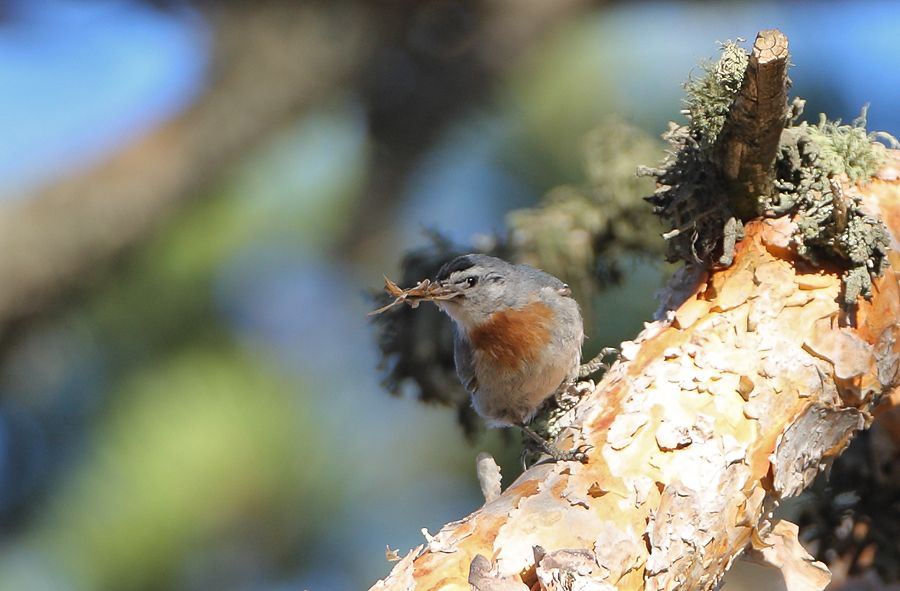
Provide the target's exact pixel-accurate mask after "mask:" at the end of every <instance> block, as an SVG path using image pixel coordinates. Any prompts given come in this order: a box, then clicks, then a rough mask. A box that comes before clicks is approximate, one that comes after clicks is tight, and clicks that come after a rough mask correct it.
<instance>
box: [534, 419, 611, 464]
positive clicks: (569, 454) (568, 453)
mask: <svg viewBox="0 0 900 591" xmlns="http://www.w3.org/2000/svg"><path fill="white" fill-rule="evenodd" d="M518 427H519V428H520V429H521V430H522V432H523V433H525V435H527V436H528V438H529V439H531V440H532V441H533V442H534V443H535V444H536V445H537V446H538V448H540V450H541V451H542V452H544V453H545V454H547V455H548V456H550V457H551V458H552V459H553V461H554V462H573V461H574V462H581V463H584V462H586V461H587V457H588V456H587V452H588V451H590V450H591V449H592V447H593V446H591V445H587V444H584V445H579V446H578V447H576V448H574V449H571V450H561V449H559V448H558V447H556V445H555V444H553V443H550V442H549V441H547V440H546V439H544V438H543V437H541V436H540V435H538V434H537V433H536V432H535V431H534V429H532V428H531V427H529V426H528V425H518Z"/></svg>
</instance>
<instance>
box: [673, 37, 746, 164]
mask: <svg viewBox="0 0 900 591" xmlns="http://www.w3.org/2000/svg"><path fill="white" fill-rule="evenodd" d="M721 52H722V54H721V56H720V57H719V59H718V61H716V62H711V61H707V62H704V63H703V64H701V68H702V69H703V75H702V76H700V77H699V78H693V77H692V78H689V79H688V81H687V82H686V83H685V84H684V90H685V93H686V94H687V97H686V99H685V103H686V107H687V108H686V109H685V110H686V112H687V116H688V120H689V122H690V123H689V127H690V129H691V132H692V135H693V136H694V137H695V138H696V139H697V140H698V141H699V143H700V146H701V148H703V149H708V148H710V147H712V146H713V145H714V144H715V142H716V140H717V139H718V137H719V132H721V131H722V128H723V127H724V126H725V121H726V119H727V118H728V110H729V109H730V108H731V103H732V102H733V101H734V97H735V95H736V94H737V92H738V91H739V90H740V89H741V83H742V82H743V80H744V71H745V70H746V69H747V61H748V56H747V52H746V51H744V50H743V49H742V48H741V46H740V45H738V44H737V43H736V42H734V41H726V42H725V43H722V49H721Z"/></svg>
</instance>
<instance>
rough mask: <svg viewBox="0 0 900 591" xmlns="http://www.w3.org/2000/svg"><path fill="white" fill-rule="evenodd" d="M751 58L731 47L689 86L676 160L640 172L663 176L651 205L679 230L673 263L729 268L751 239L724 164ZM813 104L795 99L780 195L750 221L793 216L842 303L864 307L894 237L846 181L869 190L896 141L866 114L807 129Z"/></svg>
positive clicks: (801, 247)
mask: <svg viewBox="0 0 900 591" xmlns="http://www.w3.org/2000/svg"><path fill="white" fill-rule="evenodd" d="M747 64H748V54H747V53H746V52H745V51H744V50H743V49H741V48H740V47H739V46H738V45H737V44H736V43H734V42H730V41H729V42H726V43H724V44H722V52H721V56H720V57H719V60H718V61H717V62H715V63H706V64H704V65H703V66H702V69H703V74H702V75H701V76H699V77H697V78H692V79H690V80H688V82H687V83H686V84H685V92H686V99H685V103H686V105H685V106H686V108H685V111H684V113H685V115H686V116H687V118H688V123H687V125H677V124H675V123H672V124H670V127H669V130H668V131H667V132H666V133H665V134H664V135H663V138H664V139H665V140H667V141H668V142H669V145H670V152H669V156H668V157H667V158H666V160H664V161H663V163H662V164H661V165H660V166H659V167H657V168H643V169H641V170H639V173H641V174H645V175H651V176H655V177H656V180H657V187H658V188H657V189H656V191H655V193H654V194H653V195H652V196H651V197H648V198H647V199H648V201H649V202H650V203H651V204H653V206H654V209H653V211H654V213H656V214H657V215H658V216H660V217H661V218H663V219H665V220H666V221H667V222H669V223H670V224H671V226H670V227H671V229H670V230H669V231H668V232H666V233H664V234H663V236H664V237H665V238H666V239H667V240H668V244H669V251H668V258H669V259H670V260H673V261H674V260H682V261H686V262H688V263H695V264H700V265H704V266H706V265H711V264H715V263H717V264H719V265H726V266H727V265H730V264H731V262H732V259H733V253H734V246H735V242H736V241H737V240H740V239H741V238H742V237H743V222H744V221H746V220H747V215H746V214H742V216H739V215H737V214H736V213H735V212H734V211H733V210H732V209H731V207H730V206H729V199H728V191H729V185H728V183H727V182H725V180H724V177H723V174H722V171H721V166H722V163H721V162H719V160H718V159H719V158H720V157H721V154H720V153H719V152H720V150H718V149H717V148H718V146H717V142H721V141H722V140H721V138H720V135H721V132H722V129H723V128H724V127H725V125H726V123H727V121H728V117H729V110H730V109H731V108H732V104H733V103H734V99H735V96H736V95H737V93H738V92H739V91H740V89H741V86H742V84H743V80H744V72H745V70H746V68H747ZM803 104H804V102H803V101H802V100H800V99H795V100H794V103H793V105H792V109H793V113H792V117H791V118H790V119H789V121H788V122H787V125H786V127H785V128H784V130H783V132H782V134H781V139H780V144H779V150H778V154H777V156H776V161H775V165H774V169H775V170H774V176H775V183H774V187H775V190H774V193H773V194H771V195H763V196H761V198H760V199H759V203H758V207H756V208H755V209H756V211H755V212H753V211H751V212H750V214H751V215H769V216H773V215H791V216H793V218H794V219H795V220H796V222H797V233H796V235H795V236H794V245H795V248H796V250H797V252H798V254H799V255H800V256H801V257H803V258H804V259H806V260H808V261H810V262H812V263H813V264H817V265H818V264H821V263H824V262H826V261H830V262H832V263H836V264H838V265H839V267H840V268H841V269H842V273H843V280H844V293H843V301H844V304H845V306H846V307H852V306H854V305H855V303H856V300H857V298H858V297H859V296H860V295H863V296H865V297H869V296H870V295H871V288H872V278H873V277H876V276H878V275H880V274H881V273H882V271H883V270H884V268H885V266H886V265H887V258H886V257H887V248H888V243H889V241H888V233H887V229H886V228H885V226H884V224H883V223H882V222H881V221H880V220H878V219H877V218H875V217H873V216H871V215H869V214H868V213H866V212H865V211H864V210H863V208H862V207H861V204H860V201H859V198H858V197H855V196H852V195H845V194H844V192H843V190H842V188H841V182H842V180H844V181H849V182H850V183H860V182H865V181H866V180H867V179H869V178H871V177H872V176H873V175H874V174H875V173H876V172H877V170H878V169H879V167H880V166H881V165H882V164H883V163H884V161H885V158H886V155H887V151H886V148H885V146H884V145H883V144H882V143H879V142H878V141H876V140H884V141H886V142H888V143H890V144H891V145H896V140H895V139H894V138H893V137H891V136H889V135H887V134H878V133H875V134H872V133H869V132H867V131H866V128H865V123H866V111H865V109H863V111H862V114H861V115H860V117H859V118H857V119H856V120H855V121H854V122H853V123H852V124H850V125H847V124H842V123H841V122H840V121H829V120H827V119H826V118H825V116H824V115H823V116H822V117H821V118H820V120H819V122H818V123H817V124H809V123H806V122H799V118H800V116H801V115H802V112H803Z"/></svg>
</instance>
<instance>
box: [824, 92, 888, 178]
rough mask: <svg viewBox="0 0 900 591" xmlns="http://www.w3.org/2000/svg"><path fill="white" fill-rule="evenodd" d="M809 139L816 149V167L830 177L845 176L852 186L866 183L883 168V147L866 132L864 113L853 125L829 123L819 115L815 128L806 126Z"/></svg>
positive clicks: (863, 112) (873, 136)
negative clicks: (817, 163)
mask: <svg viewBox="0 0 900 591" xmlns="http://www.w3.org/2000/svg"><path fill="white" fill-rule="evenodd" d="M809 136H810V138H811V139H812V141H813V142H814V143H815V144H816V145H817V146H818V147H819V166H820V167H821V168H823V169H824V170H826V171H827V172H828V175H829V176H837V175H840V174H846V175H847V177H848V178H849V179H850V181H851V182H857V181H865V180H868V179H869V178H871V177H872V175H874V174H875V172H877V171H878V169H879V168H880V167H881V165H882V164H884V161H885V159H886V157H887V152H886V149H885V147H884V146H883V145H882V144H880V143H878V142H877V141H875V135H874V134H870V133H868V132H866V109H865V108H863V110H862V113H861V114H860V116H859V117H857V118H856V119H855V120H854V121H853V124H852V125H841V122H840V121H828V120H827V119H826V118H825V114H824V113H822V114H821V115H819V123H818V125H810V126H809Z"/></svg>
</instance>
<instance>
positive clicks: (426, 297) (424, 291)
mask: <svg viewBox="0 0 900 591" xmlns="http://www.w3.org/2000/svg"><path fill="white" fill-rule="evenodd" d="M384 291H386V292H388V294H390V295H391V296H393V298H394V301H392V302H391V303H390V304H388V305H387V306H383V307H381V308H378V309H377V310H372V311H371V312H369V314H368V315H369V316H375V315H376V314H381V313H382V312H387V311H388V310H390V309H391V308H393V307H395V306H399V305H400V304H404V303H405V304H408V305H409V306H410V307H412V308H416V307H418V305H419V303H420V302H433V301H438V300H451V299H453V298H455V297H456V296H458V295H461V292H460V291H459V290H456V289H453V288H451V287H446V286H443V285H441V284H439V283H432V282H431V281H430V280H429V279H423V280H422V281H419V283H417V284H416V285H415V286H414V287H410V288H408V289H401V288H400V287H399V286H398V285H397V284H396V283H394V282H393V281H391V280H390V279H388V278H387V277H385V278H384Z"/></svg>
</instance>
